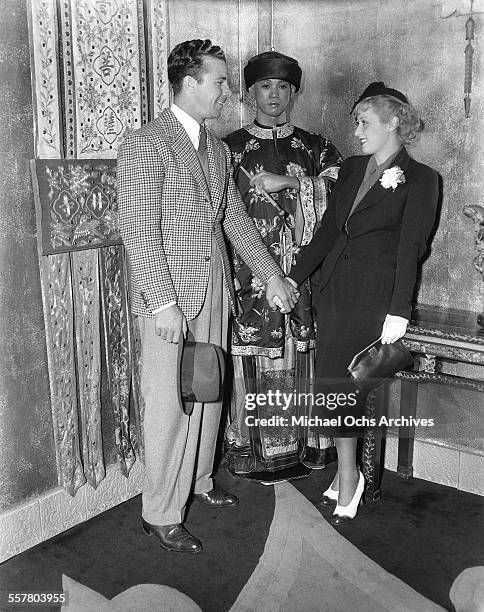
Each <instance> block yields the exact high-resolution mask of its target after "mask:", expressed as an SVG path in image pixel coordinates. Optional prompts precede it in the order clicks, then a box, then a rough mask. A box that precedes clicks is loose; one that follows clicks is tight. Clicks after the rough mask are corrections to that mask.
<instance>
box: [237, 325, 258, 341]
mask: <svg viewBox="0 0 484 612" xmlns="http://www.w3.org/2000/svg"><path fill="white" fill-rule="evenodd" d="M238 328H239V329H238V332H239V338H240V339H241V340H242V342H247V343H249V342H258V341H259V340H260V339H261V336H259V335H258V332H259V328H258V327H252V326H251V325H242V323H239V324H238Z"/></svg>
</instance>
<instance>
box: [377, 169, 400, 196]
mask: <svg viewBox="0 0 484 612" xmlns="http://www.w3.org/2000/svg"><path fill="white" fill-rule="evenodd" d="M380 183H381V185H382V187H383V189H390V187H391V188H392V189H393V191H395V189H396V188H397V187H398V185H401V184H403V183H405V174H404V173H403V170H402V169H401V168H400V166H393V168H387V169H386V170H385V172H384V173H383V174H382V177H381V179H380Z"/></svg>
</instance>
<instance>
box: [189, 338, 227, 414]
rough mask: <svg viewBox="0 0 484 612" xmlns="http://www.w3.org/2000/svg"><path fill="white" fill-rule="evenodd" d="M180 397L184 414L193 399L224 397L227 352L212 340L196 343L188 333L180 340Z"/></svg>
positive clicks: (201, 400)
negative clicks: (185, 337)
mask: <svg viewBox="0 0 484 612" xmlns="http://www.w3.org/2000/svg"><path fill="white" fill-rule="evenodd" d="M178 373H179V376H178V378H179V380H178V396H179V400H180V404H181V405H182V406H183V410H184V412H185V414H188V415H190V414H191V413H192V410H193V403H194V402H203V403H205V402H217V401H218V400H220V399H221V396H222V389H223V383H224V377H225V353H224V351H223V349H222V348H221V347H220V346H217V345H216V344H212V343H210V342H197V341H196V340H195V339H194V338H193V336H191V335H189V336H188V338H187V340H185V341H184V342H183V341H180V342H179V343H178Z"/></svg>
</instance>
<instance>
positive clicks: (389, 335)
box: [381, 314, 408, 344]
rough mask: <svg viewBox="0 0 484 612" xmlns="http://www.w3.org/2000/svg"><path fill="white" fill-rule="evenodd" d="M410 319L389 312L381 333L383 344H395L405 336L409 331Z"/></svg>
mask: <svg viewBox="0 0 484 612" xmlns="http://www.w3.org/2000/svg"><path fill="white" fill-rule="evenodd" d="M407 325H408V319H404V318H403V317H397V316H395V315H390V314H387V316H386V317H385V322H384V323H383V331H382V334H381V343H382V344H393V343H394V342H396V341H397V340H400V338H403V336H404V335H405V332H406V331H407Z"/></svg>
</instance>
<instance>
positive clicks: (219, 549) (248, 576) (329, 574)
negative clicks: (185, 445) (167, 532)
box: [0, 466, 483, 612]
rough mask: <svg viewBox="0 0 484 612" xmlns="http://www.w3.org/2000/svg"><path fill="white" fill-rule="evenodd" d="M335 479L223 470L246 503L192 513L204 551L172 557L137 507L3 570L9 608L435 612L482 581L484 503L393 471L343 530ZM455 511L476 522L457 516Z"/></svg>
mask: <svg viewBox="0 0 484 612" xmlns="http://www.w3.org/2000/svg"><path fill="white" fill-rule="evenodd" d="M333 473H334V466H330V467H329V468H327V469H326V470H322V471H319V472H313V474H312V475H311V476H310V477H309V478H307V479H305V480H300V481H295V482H294V484H291V483H281V484H278V485H275V486H263V485H260V484H257V483H254V482H250V481H246V480H243V479H233V478H232V477H231V476H229V475H228V474H227V473H226V472H224V471H221V473H220V475H219V477H218V481H219V483H220V484H221V485H222V486H224V487H226V488H227V489H229V490H231V491H233V492H235V493H236V494H237V495H238V496H239V497H240V505H239V506H238V507H236V508H228V509H223V510H212V509H210V508H207V507H204V506H200V505H196V506H194V507H192V508H191V509H190V511H189V514H188V519H187V527H188V529H189V530H190V531H191V532H192V533H194V535H196V536H197V537H199V538H200V539H201V540H202V542H203V543H204V551H203V553H201V554H200V555H180V554H176V553H168V552H165V551H163V550H161V549H160V547H159V546H158V545H157V544H156V542H155V540H154V538H147V537H146V536H144V534H143V533H142V532H141V529H140V521H139V512H140V499H139V497H138V498H135V499H132V500H130V501H128V502H126V503H124V504H122V505H120V506H118V507H117V508H113V509H111V510H109V511H108V512H105V513H104V514H103V515H100V516H98V517H95V518H94V519H91V520H90V521H88V522H87V523H85V524H84V525H82V526H79V527H76V528H74V529H71V530H70V531H68V532H66V533H64V534H62V535H60V536H57V537H56V538H53V539H52V540H50V541H49V542H45V543H43V544H41V545H39V546H37V547H35V548H33V549H31V550H29V551H26V552H25V553H22V554H21V555H18V556H17V557H15V558H13V559H11V560H9V561H7V562H5V563H4V564H2V565H0V584H1V589H0V590H1V599H0V601H1V602H5V601H6V600H7V599H6V593H7V592H12V591H19V590H20V591H21V590H22V589H25V590H29V591H35V590H39V591H44V592H45V591H54V590H56V591H59V590H62V588H64V590H65V591H67V592H68V596H69V600H68V605H67V606H64V608H63V610H65V612H91V611H92V612H98V611H99V612H104V611H105V610H106V611H107V610H111V611H112V610H117V611H123V612H124V611H126V612H128V611H129V612H137V611H138V610H139V611H143V612H145V611H150V610H160V611H162V612H165V611H174V612H185V611H186V612H189V611H190V612H191V611H195V610H203V611H204V612H219V611H220V612H222V611H224V612H225V611H227V612H228V611H231V612H242V611H243V612H271V611H274V612H275V611H276V610H277V611H281V612H313V611H316V612H317V611H321V612H353V611H355V612H356V611H358V612H383V611H391V612H426V611H429V612H430V611H434V610H435V611H437V610H449V609H450V605H451V604H450V600H449V590H450V587H451V585H452V583H453V582H454V580H455V578H456V577H457V576H458V574H460V573H461V572H462V570H463V569H465V568H471V567H474V568H475V569H474V570H473V571H474V574H473V576H477V581H478V582H479V580H480V575H481V574H479V571H480V569H479V567H476V566H479V565H482V558H480V554H481V551H480V549H479V544H478V540H477V538H476V537H475V535H476V533H479V528H480V527H481V526H482V522H481V523H479V521H482V508H483V504H482V500H481V499H480V498H478V497H477V496H474V495H469V494H466V493H462V492H458V491H455V490H454V489H449V488H447V487H441V486H439V485H434V484H432V483H427V482H424V481H419V480H417V479H415V480H412V481H402V480H400V478H399V477H398V476H396V475H395V474H392V473H385V480H384V497H383V499H382V501H381V502H379V503H378V504H376V505H372V506H367V507H362V508H361V509H360V511H359V513H358V518H357V520H355V521H351V522H350V523H348V524H346V525H344V526H343V527H342V528H340V529H339V531H336V530H335V529H333V527H332V526H331V525H330V524H329V523H328V521H327V519H328V518H329V517H330V515H331V510H330V509H323V510H322V512H320V510H319V509H318V508H317V507H316V506H315V505H314V503H313V502H314V501H316V500H317V499H318V497H319V493H320V491H321V490H322V488H324V487H325V485H326V483H329V482H330V481H331V479H332V475H333ZM418 502H420V503H418ZM443 502H445V504H443ZM432 503H435V507H434V506H432ZM455 504H459V505H458V507H459V509H460V510H461V511H463V512H464V513H465V516H466V521H465V522H463V521H461V520H460V521H458V520H454V521H452V520H451V517H452V516H453V515H455V512H454V508H455V507H456V505H455ZM421 510H422V511H421ZM461 516H462V515H461ZM476 529H477V532H476ZM480 532H481V533H482V529H481V531H480ZM444 534H445V536H444ZM389 540H393V545H392V542H391V541H389ZM461 590H462V589H461ZM466 592H467V591H466ZM0 609H1V610H9V609H12V610H19V609H21V608H19V607H16V608H15V607H11V608H9V607H8V606H6V607H2V606H1V605H0ZM42 609H44V610H45V609H47V608H42ZM51 609H52V610H55V609H59V608H51ZM469 610H472V611H473V612H474V610H478V608H477V607H475V608H469Z"/></svg>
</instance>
